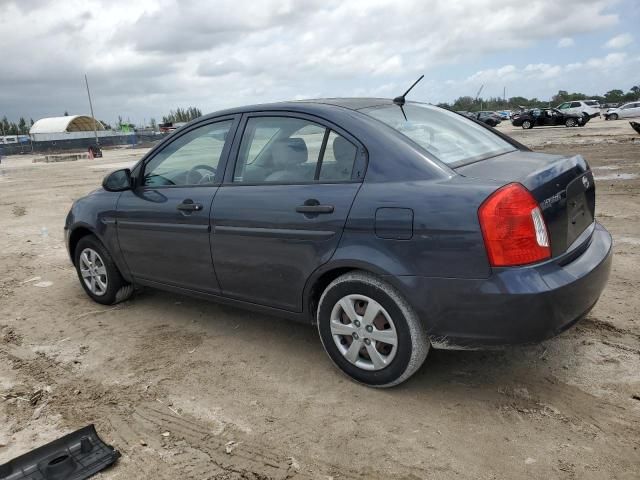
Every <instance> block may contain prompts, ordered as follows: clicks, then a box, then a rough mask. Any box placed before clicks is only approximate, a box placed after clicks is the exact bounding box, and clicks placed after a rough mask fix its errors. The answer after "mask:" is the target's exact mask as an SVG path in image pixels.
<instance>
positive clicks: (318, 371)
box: [0, 120, 640, 479]
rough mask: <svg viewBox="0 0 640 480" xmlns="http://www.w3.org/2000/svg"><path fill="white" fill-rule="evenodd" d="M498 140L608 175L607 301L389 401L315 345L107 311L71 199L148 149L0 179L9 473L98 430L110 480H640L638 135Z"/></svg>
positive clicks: (155, 312)
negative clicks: (71, 229)
mask: <svg viewBox="0 0 640 480" xmlns="http://www.w3.org/2000/svg"><path fill="white" fill-rule="evenodd" d="M499 128H500V129H501V130H502V131H505V132H507V133H509V134H512V135H513V136H514V137H515V138H517V139H518V140H520V141H521V142H523V143H525V144H527V145H530V146H532V147H533V148H535V149H536V150H540V151H544V152H560V153H580V154H582V155H584V156H585V157H586V158H587V159H588V161H589V162H590V163H591V165H592V167H593V168H594V170H595V174H596V181H597V187H598V193H597V216H598V220H599V221H601V222H602V223H604V224H605V225H606V226H607V228H609V229H610V231H611V232H612V233H613V235H614V238H615V243H616V246H615V250H616V253H615V259H614V266H613V273H612V277H611V280H610V282H609V285H608V287H607V289H606V291H605V292H604V294H603V296H602V298H601V300H600V302H599V303H598V304H597V306H596V307H595V309H594V310H593V311H592V312H591V313H590V314H589V315H588V317H587V318H586V319H584V320H583V321H582V322H581V323H579V324H578V325H577V327H575V328H573V329H571V330H570V331H568V332H566V333H564V334H563V335H561V336H559V337H557V338H555V339H552V340H549V341H547V342H545V343H543V344H540V345H537V346H533V347H527V348H514V349H507V350H504V351H492V352H452V351H434V352H432V353H431V354H430V355H429V357H428V359H427V361H426V362H425V364H424V366H423V368H422V369H421V370H420V371H419V372H418V373H417V374H416V375H415V377H413V378H412V379H411V380H410V381H409V382H407V383H406V384H404V385H402V386H401V387H399V388H395V389H392V390H387V391H379V390H372V389H368V388H366V387H362V386H359V385H356V384H354V383H352V382H351V381H349V380H348V379H347V378H345V377H344V376H343V375H341V374H340V373H339V372H338V371H336V370H335V369H334V367H333V366H332V364H331V362H330V361H329V360H328V358H327V357H326V356H325V354H324V352H323V350H322V347H321V345H320V342H319V341H318V338H317V334H316V331H315V329H314V328H312V327H309V326H305V325H299V324H295V323H289V322H287V321H284V320H280V319H277V318H271V317H266V316H263V315H258V314H254V313H247V312H245V311H241V310H236V309H232V308H228V307H223V306H219V305H216V304H210V303H205V302H203V301H198V300H193V299H190V298H185V297H180V296H177V295H170V294H166V293H162V292H157V291H152V290H145V291H143V292H141V293H140V294H138V295H137V296H136V297H135V298H133V299H132V300H130V301H128V302H126V303H124V304H121V305H119V306H116V307H115V308H107V307H102V306H100V305H97V304H95V303H92V302H91V301H90V300H89V298H88V297H87V296H86V295H85V294H84V292H83V291H82V289H81V288H80V285H79V284H78V280H77V278H76V275H75V273H74V270H73V269H72V267H71V265H70V263H69V261H68V258H67V254H66V252H65V249H64V245H63V237H62V226H63V221H64V217H65V215H66V212H67V211H68V209H69V206H70V205H71V202H72V201H73V199H75V198H77V197H79V196H81V195H83V194H85V193H87V192H88V191H90V190H92V189H94V188H96V187H97V186H98V185H99V182H100V180H101V178H102V176H103V175H104V174H105V173H107V172H108V171H109V170H111V169H115V168H118V167H120V166H124V165H127V164H129V163H132V162H133V161H135V160H136V159H138V158H139V157H140V156H141V155H142V154H143V153H144V151H141V150H126V149H123V150H109V151H106V152H105V157H104V158H103V159H101V160H95V161H89V160H82V161H77V162H71V163H61V164H32V163H31V160H32V158H31V157H28V156H16V157H9V158H5V159H4V160H3V162H2V164H1V165H0V267H1V268H0V464H1V463H3V462H5V461H8V460H9V459H11V458H13V457H15V456H17V455H19V454H21V453H24V452H26V451H28V450H31V449H33V448H35V447H37V446H39V445H41V444H43V443H46V442H48V441H51V440H53V439H55V438H57V437H59V436H61V435H63V434H65V433H67V432H69V431H72V430H75V429H77V428H79V427H82V426H84V425H86V424H88V423H95V424H96V426H97V428H98V431H99V432H100V434H101V435H102V437H103V438H104V439H105V440H106V441H108V442H110V443H112V444H113V445H114V446H116V448H118V449H119V450H120V451H121V452H122V453H123V457H122V458H121V459H120V460H119V461H118V463H117V465H116V466H115V467H113V468H111V469H110V470H108V471H105V472H103V473H102V474H100V475H99V477H100V478H104V479H133V478H150V479H151V478H152V479H175V478H181V479H187V478H189V479H191V478H193V479H205V478H221V479H240V478H243V479H244V478H246V479H270V478H276V479H284V478H318V479H329V478H334V479H361V478H371V479H388V478H403V479H418V478H429V479H439V478H447V479H448V478H456V479H504V478H509V479H523V478H549V479H554V478H562V479H574V478H575V479H612V478H616V479H638V478H640V320H639V318H638V315H639V313H640V295H638V289H639V288H640V273H639V272H640V222H639V220H640V179H639V178H638V175H640V155H639V154H640V136H638V135H636V134H635V133H634V132H633V131H632V130H631V128H630V127H629V126H628V123H627V122H625V121H618V122H604V121H601V120H594V121H592V122H591V123H589V125H587V126H586V127H584V128H573V129H568V128H564V127H559V128H546V129H533V130H528V131H523V130H521V129H519V128H513V127H511V126H510V125H501V126H500V127H499Z"/></svg>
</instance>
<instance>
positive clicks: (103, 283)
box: [74, 235, 133, 305]
mask: <svg viewBox="0 0 640 480" xmlns="http://www.w3.org/2000/svg"><path fill="white" fill-rule="evenodd" d="M74 263H75V267H76V271H77V273H78V279H79V280H80V285H82V288H84V291H85V292H86V293H87V295H89V296H90V297H91V299H92V300H93V301H95V302H97V303H101V304H103V305H113V304H114V303H119V302H122V301H123V300H126V299H127V298H129V297H130V296H131V294H132V293H133V285H130V284H128V283H127V282H126V281H125V280H124V279H123V278H122V275H120V272H119V271H118V267H116V264H115V263H114V261H113V260H112V258H111V255H109V252H108V251H107V249H106V248H105V247H104V245H103V244H102V242H101V241H100V240H98V238H97V237H95V236H94V235H87V236H86V237H82V238H81V239H80V241H79V242H78V245H77V246H76V249H75V262H74Z"/></svg>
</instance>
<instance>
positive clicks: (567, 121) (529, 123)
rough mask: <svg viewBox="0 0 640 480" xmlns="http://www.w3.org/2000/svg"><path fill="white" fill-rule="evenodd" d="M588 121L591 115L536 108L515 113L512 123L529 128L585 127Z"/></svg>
mask: <svg viewBox="0 0 640 480" xmlns="http://www.w3.org/2000/svg"><path fill="white" fill-rule="evenodd" d="M588 121H589V117H586V116H583V115H579V114H575V113H562V112H561V111H560V110H556V109H555V108H534V109H532V110H528V111H525V112H521V113H517V114H515V115H514V116H513V117H512V119H511V124H512V125H513V126H516V127H522V128H524V129H525V130H527V129H530V128H533V127H543V126H554V125H564V126H566V127H584V126H585V125H586V123H587V122H588Z"/></svg>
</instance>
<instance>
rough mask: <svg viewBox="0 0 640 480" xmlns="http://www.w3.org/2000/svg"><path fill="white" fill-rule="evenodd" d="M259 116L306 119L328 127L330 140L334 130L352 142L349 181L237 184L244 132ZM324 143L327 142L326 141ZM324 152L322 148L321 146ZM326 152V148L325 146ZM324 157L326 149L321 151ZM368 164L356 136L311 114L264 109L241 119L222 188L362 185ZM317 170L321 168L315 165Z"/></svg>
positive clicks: (366, 153) (320, 160) (248, 113)
mask: <svg viewBox="0 0 640 480" xmlns="http://www.w3.org/2000/svg"><path fill="white" fill-rule="evenodd" d="M257 117H285V118H295V119H298V120H306V121H308V122H312V123H315V124H317V125H319V126H320V127H323V128H325V135H326V136H327V139H328V134H327V132H329V134H330V132H331V130H333V131H334V132H335V133H337V134H338V135H340V136H342V137H344V138H345V139H347V140H348V141H350V142H351V143H352V144H353V145H354V146H355V147H356V158H355V161H354V163H353V170H352V171H351V179H350V180H333V181H321V180H320V179H318V180H312V181H310V182H309V181H308V182H301V181H296V182H282V181H274V182H234V181H233V175H234V172H235V169H236V164H237V163H238V157H239V153H240V145H241V144H242V139H243V137H244V134H245V130H246V127H247V122H248V121H249V119H251V118H257ZM323 143H324V139H323ZM321 149H322V147H321ZM325 149H326V145H325ZM321 153H322V154H323V155H322V156H324V150H323V151H322V152H321ZM368 163H369V155H368V152H367V150H366V148H365V147H364V145H363V144H362V142H360V141H359V140H358V139H357V138H356V137H354V136H353V135H351V134H350V133H349V132H347V131H346V130H345V129H343V128H342V127H339V126H338V125H336V124H334V123H332V122H330V121H328V120H326V119H324V118H322V117H318V116H316V115H310V114H308V113H302V112H292V111H288V110H264V111H253V112H245V113H243V114H242V118H241V119H240V122H239V125H238V128H237V130H236V135H235V137H234V140H233V145H232V147H231V150H230V152H229V156H228V161H227V163H226V167H225V172H224V177H223V180H222V185H223V186H225V187H249V186H270V185H273V186H275V185H330V184H343V183H362V182H363V181H364V178H365V175H366V171H367V166H368ZM318 164H320V165H321V164H322V158H319V159H318ZM316 168H318V167H317V166H316Z"/></svg>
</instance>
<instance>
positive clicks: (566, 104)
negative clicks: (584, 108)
mask: <svg viewBox="0 0 640 480" xmlns="http://www.w3.org/2000/svg"><path fill="white" fill-rule="evenodd" d="M566 108H569V102H565V103H562V104H560V106H559V107H558V110H564V109H566Z"/></svg>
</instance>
